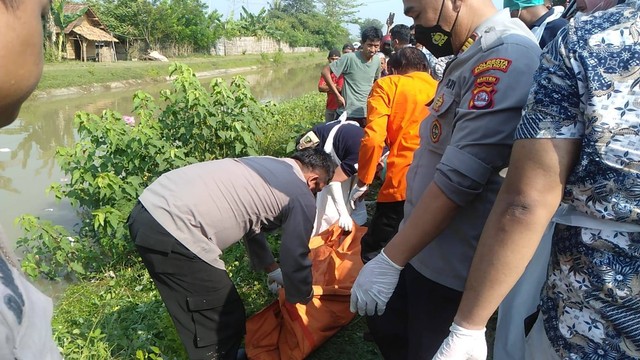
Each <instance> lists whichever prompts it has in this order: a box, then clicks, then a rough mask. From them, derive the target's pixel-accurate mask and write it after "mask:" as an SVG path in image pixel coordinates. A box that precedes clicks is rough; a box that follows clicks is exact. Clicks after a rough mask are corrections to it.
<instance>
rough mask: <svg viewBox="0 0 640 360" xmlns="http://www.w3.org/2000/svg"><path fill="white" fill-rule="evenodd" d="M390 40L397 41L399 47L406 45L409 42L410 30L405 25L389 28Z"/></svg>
mask: <svg viewBox="0 0 640 360" xmlns="http://www.w3.org/2000/svg"><path fill="white" fill-rule="evenodd" d="M391 38H392V39H393V40H398V42H399V43H400V44H401V45H406V44H409V43H410V42H411V29H409V27H408V26H407V25H404V24H398V25H396V26H394V27H392V28H391Z"/></svg>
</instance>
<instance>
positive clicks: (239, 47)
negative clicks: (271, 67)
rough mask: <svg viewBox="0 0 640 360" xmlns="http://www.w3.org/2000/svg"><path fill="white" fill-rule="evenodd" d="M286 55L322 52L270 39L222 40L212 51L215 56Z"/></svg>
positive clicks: (241, 38)
mask: <svg viewBox="0 0 640 360" xmlns="http://www.w3.org/2000/svg"><path fill="white" fill-rule="evenodd" d="M280 50H281V51H283V52H286V53H297V52H311V51H320V49H318V48H314V47H291V46H289V44H287V43H283V42H280V41H277V40H274V39H271V38H268V37H263V38H257V37H238V38H233V39H220V40H219V41H218V42H217V43H216V44H215V45H214V47H213V48H212V49H211V54H213V55H225V56H226V55H241V54H261V53H275V52H278V51H280Z"/></svg>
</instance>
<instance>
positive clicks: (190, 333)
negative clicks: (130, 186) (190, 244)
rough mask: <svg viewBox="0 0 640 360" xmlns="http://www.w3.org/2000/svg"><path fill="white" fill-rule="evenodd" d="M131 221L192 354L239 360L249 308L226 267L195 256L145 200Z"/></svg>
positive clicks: (144, 258) (214, 359)
mask: <svg viewBox="0 0 640 360" xmlns="http://www.w3.org/2000/svg"><path fill="white" fill-rule="evenodd" d="M128 225H129V232H130V234H131V238H132V239H133V241H134V243H136V248H137V249H138V252H139V253H140V256H141V257H142V261H143V262H144V265H145V266H146V267H147V270H149V274H150V275H151V278H152V279H153V281H154V283H155V284H156V287H157V288H158V291H159V292H160V296H161V297H162V301H163V302H164V304H165V306H166V307H167V310H168V311H169V314H170V315H171V319H172V320H173V323H174V325H175V327H176V329H177V331H178V334H179V335H180V339H181V340H182V344H183V345H184V347H185V348H186V350H187V353H188V354H189V358H190V359H193V360H195V359H197V360H218V359H221V360H222V359H224V360H227V359H231V360H235V359H236V356H237V352H238V348H239V347H240V343H241V341H242V337H243V336H244V333H245V309H244V305H243V304H242V300H241V299H240V296H239V295H238V292H237V290H236V287H235V286H234V285H233V283H232V282H231V279H229V276H228V275H227V272H226V271H225V270H222V269H218V268H215V267H213V266H211V265H209V264H208V263H206V262H204V261H203V260H202V259H200V258H199V257H197V256H196V255H194V254H193V253H192V252H191V251H190V250H189V249H187V248H186V247H184V246H183V245H182V244H181V243H180V242H179V241H178V240H176V239H175V238H174V237H173V236H172V235H171V234H169V232H167V230H165V229H164V227H162V225H160V224H159V223H158V222H157V221H156V220H155V219H154V218H153V217H152V216H151V214H149V212H147V210H146V209H145V208H144V206H142V204H140V203H138V204H137V205H136V206H135V207H134V209H133V211H132V212H131V215H129V221H128ZM140 244H144V246H142V245H140Z"/></svg>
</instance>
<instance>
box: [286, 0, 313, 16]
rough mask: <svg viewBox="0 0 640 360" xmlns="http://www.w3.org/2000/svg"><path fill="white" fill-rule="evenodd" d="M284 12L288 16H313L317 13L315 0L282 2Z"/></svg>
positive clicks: (287, 0)
mask: <svg viewBox="0 0 640 360" xmlns="http://www.w3.org/2000/svg"><path fill="white" fill-rule="evenodd" d="M282 11H283V12H285V13H287V14H293V15H298V14H311V13H314V12H316V11H317V9H316V5H315V3H314V0H282Z"/></svg>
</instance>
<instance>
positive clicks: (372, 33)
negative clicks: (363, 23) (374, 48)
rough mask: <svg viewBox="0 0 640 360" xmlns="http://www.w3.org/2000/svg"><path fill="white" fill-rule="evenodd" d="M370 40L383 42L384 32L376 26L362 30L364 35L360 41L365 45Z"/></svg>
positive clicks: (361, 35)
mask: <svg viewBox="0 0 640 360" xmlns="http://www.w3.org/2000/svg"><path fill="white" fill-rule="evenodd" d="M368 40H372V41H375V40H382V30H380V29H378V28H377V27H375V26H369V27H366V28H364V29H362V33H361V34H360V41H362V44H364V43H366V42H367V41H368Z"/></svg>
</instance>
